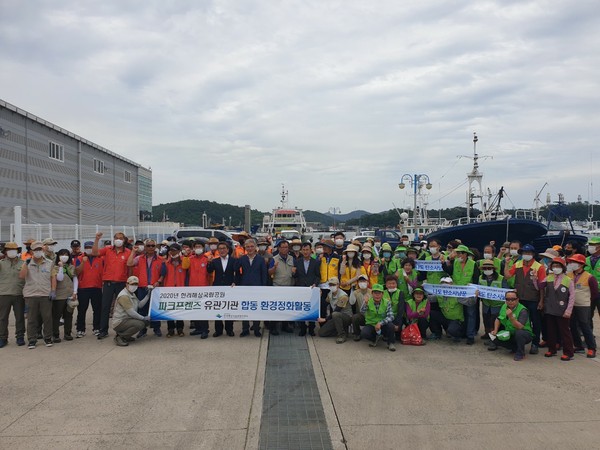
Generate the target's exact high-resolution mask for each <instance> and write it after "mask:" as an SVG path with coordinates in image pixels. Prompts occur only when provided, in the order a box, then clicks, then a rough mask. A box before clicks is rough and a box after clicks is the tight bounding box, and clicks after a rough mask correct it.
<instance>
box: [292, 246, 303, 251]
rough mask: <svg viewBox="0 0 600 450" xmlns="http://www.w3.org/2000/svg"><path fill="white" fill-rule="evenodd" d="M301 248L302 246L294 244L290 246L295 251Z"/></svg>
mask: <svg viewBox="0 0 600 450" xmlns="http://www.w3.org/2000/svg"><path fill="white" fill-rule="evenodd" d="M301 248H302V247H300V246H299V245H294V246H293V247H292V250H293V251H295V252H299V251H300V249H301Z"/></svg>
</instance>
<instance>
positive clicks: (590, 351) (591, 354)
mask: <svg viewBox="0 0 600 450" xmlns="http://www.w3.org/2000/svg"><path fill="white" fill-rule="evenodd" d="M587 357H588V358H595V357H596V349H595V348H594V349H591V348H590V349H588V351H587Z"/></svg>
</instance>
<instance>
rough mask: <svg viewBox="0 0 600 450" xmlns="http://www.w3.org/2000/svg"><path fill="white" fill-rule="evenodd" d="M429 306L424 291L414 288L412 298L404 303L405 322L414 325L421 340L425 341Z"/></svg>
mask: <svg viewBox="0 0 600 450" xmlns="http://www.w3.org/2000/svg"><path fill="white" fill-rule="evenodd" d="M430 312H431V305H430V304H429V300H427V298H425V291H424V290H423V289H421V288H415V290H414V291H413V293H412V298H410V299H408V300H407V301H406V320H407V321H408V323H409V324H413V323H416V324H417V326H418V327H419V332H420V333H421V337H422V338H423V340H425V339H427V328H429V314H430Z"/></svg>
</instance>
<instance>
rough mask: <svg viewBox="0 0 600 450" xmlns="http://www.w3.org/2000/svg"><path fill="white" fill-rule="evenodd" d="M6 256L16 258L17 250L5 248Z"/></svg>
mask: <svg viewBox="0 0 600 450" xmlns="http://www.w3.org/2000/svg"><path fill="white" fill-rule="evenodd" d="M6 256H7V257H8V258H10V259H13V258H16V257H17V251H16V250H7V251H6Z"/></svg>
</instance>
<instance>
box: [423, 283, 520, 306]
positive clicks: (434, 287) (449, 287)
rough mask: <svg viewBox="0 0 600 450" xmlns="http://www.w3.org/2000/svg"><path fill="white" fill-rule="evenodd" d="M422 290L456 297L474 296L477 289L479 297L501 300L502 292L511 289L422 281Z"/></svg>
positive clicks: (502, 299)
mask: <svg viewBox="0 0 600 450" xmlns="http://www.w3.org/2000/svg"><path fill="white" fill-rule="evenodd" d="M423 290H424V291H425V292H427V293H428V294H433V295H442V296H444V297H458V298H467V297H475V292H477V291H479V298H485V299H486V300H496V301H501V302H503V301H504V294H505V293H506V292H507V291H511V290H512V289H503V288H495V287H490V286H481V285H479V284H469V285H467V286H454V285H453V284H429V283H424V284H423Z"/></svg>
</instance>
